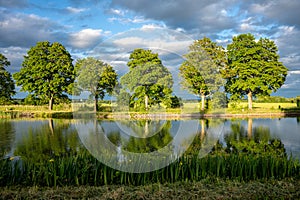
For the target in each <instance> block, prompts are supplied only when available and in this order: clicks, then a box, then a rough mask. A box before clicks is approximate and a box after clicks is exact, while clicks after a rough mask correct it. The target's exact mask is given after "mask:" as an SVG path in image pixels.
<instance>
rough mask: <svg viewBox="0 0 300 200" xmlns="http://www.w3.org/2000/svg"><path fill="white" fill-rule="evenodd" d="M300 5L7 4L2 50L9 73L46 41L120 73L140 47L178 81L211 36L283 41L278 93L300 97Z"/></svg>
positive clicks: (0, 12)
mask: <svg viewBox="0 0 300 200" xmlns="http://www.w3.org/2000/svg"><path fill="white" fill-rule="evenodd" d="M299 10H300V1H299V0H249V1H238V0H210V1H204V0H151V1H150V0H85V1H81V0H60V1H54V0H52V1H51V0H45V1H39V0H0V52H1V53H2V54H4V55H5V56H6V57H7V58H8V59H9V60H10V61H11V66H10V67H9V69H8V70H9V71H10V72H11V73H14V72H16V71H18V70H19V69H20V67H21V63H22V61H23V56H24V55H26V52H27V51H28V50H29V48H30V47H31V46H34V45H35V44H36V42H38V41H45V40H47V41H50V42H60V43H61V44H63V45H64V46H65V47H66V48H67V50H68V51H69V52H70V53H71V55H72V57H73V59H74V60H75V61H76V59H78V58H83V57H86V56H98V57H99V58H100V59H102V60H104V61H105V62H109V63H110V64H112V65H113V66H114V67H115V68H116V70H117V71H118V73H120V74H123V73H125V72H126V70H127V68H126V62H127V60H128V55H129V53H130V51H132V50H133V49H134V48H137V47H142V48H150V49H153V51H155V52H158V53H159V55H160V57H161V59H162V60H163V62H164V64H165V65H166V66H167V67H168V68H169V69H170V70H171V71H172V73H173V75H174V76H175V74H176V72H177V71H178V65H179V64H180V62H181V61H182V57H181V56H182V55H183V54H184V53H186V51H187V47H188V46H189V45H190V44H191V42H192V41H193V40H195V39H201V38H202V37H204V36H206V37H209V38H211V39H212V40H213V41H215V42H217V43H219V44H220V45H223V46H224V47H226V45H227V44H228V43H230V42H231V39H232V36H234V35H237V34H241V33H249V32H250V33H252V34H253V35H254V36H255V37H256V38H260V37H267V38H269V39H272V40H274V41H275V42H276V44H277V46H278V48H279V54H280V57H281V61H282V62H283V64H284V65H285V66H286V67H288V68H289V74H288V76H287V80H286V83H285V84H284V86H283V87H282V88H281V89H280V90H279V91H278V92H277V93H275V94H273V95H283V96H286V97H294V96H297V95H300V89H299V85H300V39H298V38H300V37H299V35H300V20H299V19H300V12H299Z"/></svg>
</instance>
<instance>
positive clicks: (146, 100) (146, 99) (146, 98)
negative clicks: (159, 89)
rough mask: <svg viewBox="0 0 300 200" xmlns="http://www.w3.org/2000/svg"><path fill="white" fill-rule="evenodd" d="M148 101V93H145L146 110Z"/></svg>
mask: <svg viewBox="0 0 300 200" xmlns="http://www.w3.org/2000/svg"><path fill="white" fill-rule="evenodd" d="M148 101H149V97H148V95H145V109H146V110H148Z"/></svg>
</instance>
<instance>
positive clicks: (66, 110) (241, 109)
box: [0, 102, 300, 118]
mask: <svg viewBox="0 0 300 200" xmlns="http://www.w3.org/2000/svg"><path fill="white" fill-rule="evenodd" d="M102 108H103V109H102V111H99V112H98V117H99V118H114V117H116V116H118V115H122V114H124V113H122V112H114V113H112V112H111V109H112V108H111V107H110V105H102ZM151 112H152V111H150V113H151ZM147 113H149V112H125V115H128V114H129V115H128V116H129V117H133V118H134V117H135V116H141V115H146V114H147ZM153 113H156V114H160V113H163V114H166V115H168V116H170V117H175V118H176V117H177V118H178V117H184V116H189V114H191V115H190V116H192V117H193V115H195V116H194V117H199V116H203V115H208V116H210V115H212V116H214V115H215V116H218V115H220V114H221V115H224V116H229V117H230V116H232V115H237V116H238V115H249V116H251V115H261V116H264V115H266V116H270V115H274V116H285V115H295V116H299V115H300V108H298V107H297V104H296V103H288V102H280V103H260V102H257V103H256V102H254V103H253V109H252V110H249V109H248V108H247V102H239V103H229V105H228V108H224V109H207V110H205V111H204V112H200V109H199V103H196V102H187V103H185V104H184V105H183V106H182V107H181V108H177V109H161V110H157V111H154V112H153ZM1 117H2V118H22V117H27V118H28V117H30V118H73V110H72V108H71V105H68V104H65V105H55V106H54V109H53V110H52V111H49V110H48V107H47V106H28V105H27V106H20V105H9V106H0V118H1Z"/></svg>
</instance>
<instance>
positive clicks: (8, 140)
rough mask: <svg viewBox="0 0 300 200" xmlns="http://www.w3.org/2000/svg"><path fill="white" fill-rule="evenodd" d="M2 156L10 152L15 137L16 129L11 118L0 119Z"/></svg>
mask: <svg viewBox="0 0 300 200" xmlns="http://www.w3.org/2000/svg"><path fill="white" fill-rule="evenodd" d="M0 127H1V128H0V157H3V156H4V155H6V154H7V153H9V152H10V151H11V149H12V145H13V141H14V138H15V129H14V127H13V124H12V122H11V121H9V120H3V121H2V120H1V121H0Z"/></svg>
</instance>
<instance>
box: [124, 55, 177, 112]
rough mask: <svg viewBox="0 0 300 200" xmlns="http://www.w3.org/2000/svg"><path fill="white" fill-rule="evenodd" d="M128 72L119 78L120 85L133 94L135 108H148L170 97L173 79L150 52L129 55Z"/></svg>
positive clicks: (156, 56)
mask: <svg viewBox="0 0 300 200" xmlns="http://www.w3.org/2000/svg"><path fill="white" fill-rule="evenodd" d="M130 59H131V60H130V61H129V62H128V64H127V65H128V66H129V68H130V70H129V72H128V73H127V74H125V75H124V76H122V77H121V80H120V82H121V84H122V85H123V86H124V87H125V88H127V89H128V90H130V91H131V92H133V95H132V98H131V99H132V100H133V101H135V103H136V105H137V107H140V108H141V107H143V106H144V108H145V109H146V110H147V109H148V108H149V106H151V105H153V104H157V103H160V102H163V101H166V100H167V99H169V98H170V97H171V93H172V90H171V88H172V86H173V79H172V75H171V73H170V72H169V71H168V69H167V68H166V67H165V66H163V64H162V63H161V60H160V59H159V58H158V55H157V54H154V53H152V51H151V50H144V49H136V50H134V51H133V53H132V54H131V55H130Z"/></svg>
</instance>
